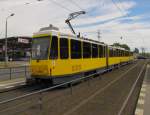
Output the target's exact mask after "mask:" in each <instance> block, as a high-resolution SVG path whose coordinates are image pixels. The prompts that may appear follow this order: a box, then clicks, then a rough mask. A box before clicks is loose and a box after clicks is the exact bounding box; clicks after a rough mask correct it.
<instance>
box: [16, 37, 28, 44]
mask: <svg viewBox="0 0 150 115" xmlns="http://www.w3.org/2000/svg"><path fill="white" fill-rule="evenodd" d="M18 42H19V43H25V44H28V43H29V40H27V39H23V38H18Z"/></svg>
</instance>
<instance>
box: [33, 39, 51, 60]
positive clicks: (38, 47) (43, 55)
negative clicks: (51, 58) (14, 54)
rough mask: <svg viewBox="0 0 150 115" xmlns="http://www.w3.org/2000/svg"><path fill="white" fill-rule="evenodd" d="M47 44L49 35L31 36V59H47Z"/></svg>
mask: <svg viewBox="0 0 150 115" xmlns="http://www.w3.org/2000/svg"><path fill="white" fill-rule="evenodd" d="M49 44H50V37H39V38H33V42H32V59H35V60H44V59H48V49H49Z"/></svg>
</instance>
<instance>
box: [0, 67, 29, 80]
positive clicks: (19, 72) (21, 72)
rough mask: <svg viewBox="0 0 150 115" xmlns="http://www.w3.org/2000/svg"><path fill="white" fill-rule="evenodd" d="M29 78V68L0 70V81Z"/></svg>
mask: <svg viewBox="0 0 150 115" xmlns="http://www.w3.org/2000/svg"><path fill="white" fill-rule="evenodd" d="M29 76H30V69H29V66H18V67H7V68H0V81H4V80H11V79H16V78H23V77H24V78H27V77H29Z"/></svg>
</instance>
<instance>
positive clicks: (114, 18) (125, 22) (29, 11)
mask: <svg viewBox="0 0 150 115" xmlns="http://www.w3.org/2000/svg"><path fill="white" fill-rule="evenodd" d="M52 1H54V2H52ZM71 1H72V2H71ZM27 3H30V4H27ZM79 3H80V4H79ZM115 3H116V5H117V6H118V7H119V8H120V9H121V11H120V10H119V9H118V8H117V7H116V5H115V4H113V3H112V1H111V0H82V1H81V0H59V1H57V0H43V1H41V2H38V1H37V0H0V18H1V21H0V25H1V28H0V33H1V31H2V35H0V37H4V35H5V33H4V32H5V19H6V17H7V16H8V15H10V13H15V16H13V17H11V18H10V19H9V20H8V36H16V35H28V36H32V33H34V32H36V31H38V30H39V29H40V28H41V27H44V26H48V25H49V24H54V25H55V26H57V27H59V28H60V31H62V32H65V33H71V32H70V30H69V28H68V26H67V25H66V23H65V19H67V17H68V15H69V13H71V12H72V11H80V10H85V11H86V12H87V13H86V14H85V15H82V16H79V17H78V18H76V19H75V20H72V21H71V23H72V24H73V26H74V27H75V30H76V31H77V32H79V31H80V32H81V33H82V35H84V36H86V37H90V38H91V39H97V33H96V32H97V30H101V36H102V37H101V40H102V41H104V42H106V43H108V44H112V43H114V42H122V43H128V44H129V45H131V47H132V48H133V47H139V48H140V47H141V46H142V45H143V44H141V43H143V40H142V39H144V42H145V44H144V45H145V47H147V49H148V48H149V46H150V41H149V37H150V35H149V33H150V24H149V23H146V22H143V19H144V18H145V17H146V15H133V14H132V9H133V8H136V7H137V4H138V3H137V2H135V1H127V0H125V1H122V2H119V1H118V2H117V1H115ZM59 4H60V5H59ZM63 7H66V8H67V9H66V8H63ZM127 14H130V17H128V15H127ZM121 36H123V38H124V39H123V40H120V37H121Z"/></svg>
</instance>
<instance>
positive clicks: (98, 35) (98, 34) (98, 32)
mask: <svg viewBox="0 0 150 115" xmlns="http://www.w3.org/2000/svg"><path fill="white" fill-rule="evenodd" d="M100 34H101V32H100V30H98V31H97V38H98V41H99V42H100V38H101V36H100Z"/></svg>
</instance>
